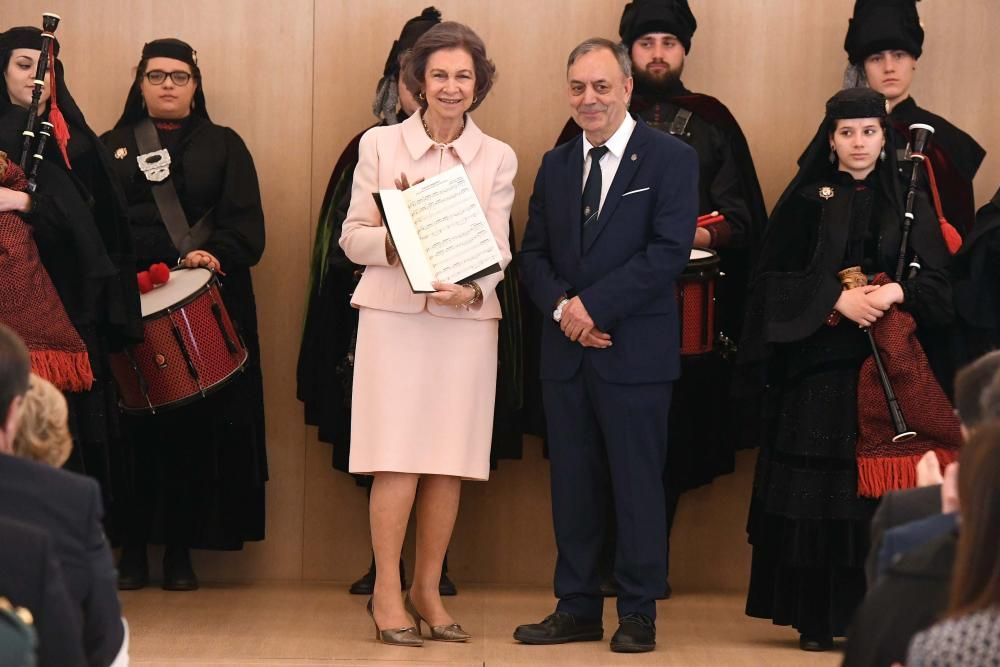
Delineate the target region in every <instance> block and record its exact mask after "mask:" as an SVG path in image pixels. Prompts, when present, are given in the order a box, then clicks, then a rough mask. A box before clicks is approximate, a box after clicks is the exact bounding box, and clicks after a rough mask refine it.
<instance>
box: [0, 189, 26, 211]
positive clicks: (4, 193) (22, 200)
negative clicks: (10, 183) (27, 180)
mask: <svg viewBox="0 0 1000 667" xmlns="http://www.w3.org/2000/svg"><path fill="white" fill-rule="evenodd" d="M30 210H31V196H29V195H28V193H27V192H19V191H17V190H11V189H10V188H4V187H0V213H6V212H7V211H17V212H18V213H27V212H28V211H30Z"/></svg>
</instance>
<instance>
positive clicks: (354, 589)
mask: <svg viewBox="0 0 1000 667" xmlns="http://www.w3.org/2000/svg"><path fill="white" fill-rule="evenodd" d="M399 587H400V589H401V590H404V591H405V590H406V566H405V565H404V564H403V559H402V558H400V559H399ZM348 590H349V591H350V593H351V595H373V594H374V593H375V556H372V563H371V565H369V566H368V571H367V572H365V573H364V574H363V575H361V578H360V579H358V580H357V581H355V582H354V583H353V584H351V587H350V588H349V589H348Z"/></svg>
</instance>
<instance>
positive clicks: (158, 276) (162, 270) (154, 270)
mask: <svg viewBox="0 0 1000 667" xmlns="http://www.w3.org/2000/svg"><path fill="white" fill-rule="evenodd" d="M149 277H150V278H152V279H153V284H154V285H162V284H164V283H165V282H167V281H168V280H170V267H168V266H167V265H166V264H164V263H163V262H160V263H158V264H153V265H152V266H150V267H149Z"/></svg>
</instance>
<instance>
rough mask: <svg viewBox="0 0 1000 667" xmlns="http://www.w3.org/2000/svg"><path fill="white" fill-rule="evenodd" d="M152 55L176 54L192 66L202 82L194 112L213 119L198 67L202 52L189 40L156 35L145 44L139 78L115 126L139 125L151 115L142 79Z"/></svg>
mask: <svg viewBox="0 0 1000 667" xmlns="http://www.w3.org/2000/svg"><path fill="white" fill-rule="evenodd" d="M150 58H173V59H174V60H180V61H181V62H185V63H187V64H188V65H190V66H191V74H192V78H193V79H194V82H195V83H196V84H198V88H197V89H196V90H195V91H194V100H193V103H194V106H192V108H191V113H192V114H195V115H198V116H201V117H202V118H204V119H205V120H209V121H210V120H211V118H209V117H208V106H207V105H206V104H205V84H204V82H203V81H202V78H201V69H200V68H199V67H198V52H197V51H195V50H194V49H193V48H192V47H191V45H190V44H188V43H187V42H183V41H181V40H179V39H174V38H173V37H168V38H164V39H154V40H153V41H152V42H147V43H146V44H145V45H143V47H142V56H141V57H140V58H139V64H138V65H136V68H135V80H134V81H132V87H131V88H129V91H128V97H126V98H125V108H124V109H123V110H122V115H121V117H120V118H119V119H118V122H117V123H115V129H117V128H119V127H121V126H123V125H135V124H136V123H138V122H139V121H140V120H142V119H143V118H145V117H146V116H147V115H148V114H147V113H146V104H145V102H143V99H142V90H141V89H140V87H139V86H140V84H141V83H142V78H143V77H144V76H145V75H146V63H148V62H149V59H150Z"/></svg>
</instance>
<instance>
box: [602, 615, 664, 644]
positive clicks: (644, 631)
mask: <svg viewBox="0 0 1000 667" xmlns="http://www.w3.org/2000/svg"><path fill="white" fill-rule="evenodd" d="M655 648H656V625H655V624H654V623H653V620H652V619H651V618H649V617H648V616H645V615H643V614H625V615H624V616H623V617H622V619H621V621H619V622H618V631H617V632H615V635H614V636H613V637H612V638H611V650H612V651H614V652H615V653H646V652H648V651H652V650H653V649H655Z"/></svg>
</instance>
